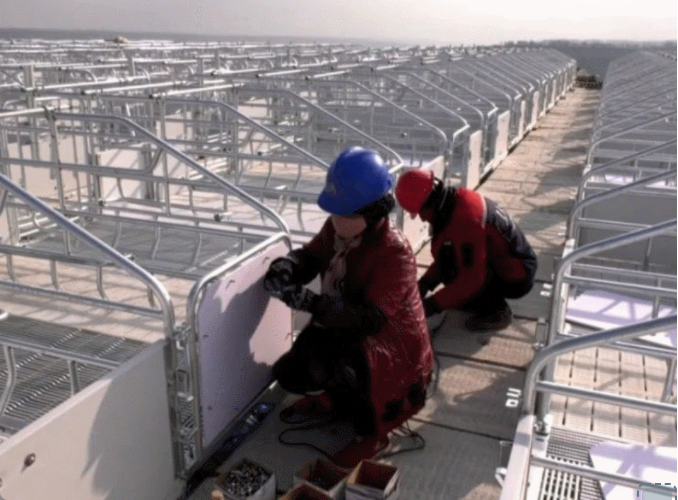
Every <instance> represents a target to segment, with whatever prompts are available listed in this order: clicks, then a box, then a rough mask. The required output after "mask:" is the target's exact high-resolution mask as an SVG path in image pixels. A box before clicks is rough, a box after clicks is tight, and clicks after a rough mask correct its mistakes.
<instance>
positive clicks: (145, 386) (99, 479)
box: [0, 341, 181, 500]
mask: <svg viewBox="0 0 678 500" xmlns="http://www.w3.org/2000/svg"><path fill="white" fill-rule="evenodd" d="M164 345H165V342H164V341H159V342H157V343H155V344H153V345H151V346H150V347H148V348H147V349H146V350H144V351H143V352H142V353H140V354H139V355H138V356H136V357H135V358H133V359H132V360H130V361H129V362H128V363H125V364H124V365H123V366H121V367H119V368H118V369H116V370H114V371H112V372H111V373H110V374H108V375H107V376H106V377H105V378H103V379H102V380H100V381H97V382H95V383H94V384H92V385H90V386H89V387H87V388H86V389H84V390H83V391H81V392H80V393H78V394H76V395H75V396H73V397H72V398H70V399H69V400H67V401H66V402H64V403H63V404H61V405H60V406H58V407H57V408H55V409H54V410H52V411H51V412H49V413H48V414H46V415H45V416H43V417H42V418H40V419H38V420H36V421H35V422H34V423H33V424H31V425H30V426H28V427H26V428H24V429H22V430H21V431H19V432H18V433H16V434H15V435H14V436H12V437H11V438H10V439H9V440H7V441H5V442H3V443H2V444H1V445H0V478H2V486H1V487H0V498H3V499H5V500H41V499H47V498H49V499H50V500H81V499H82V500H98V499H102V500H103V499H106V500H148V499H151V498H153V499H156V498H157V499H162V500H174V499H176V498H177V495H178V493H179V492H180V491H181V490H180V487H181V484H180V483H179V482H178V481H176V480H175V479H174V463H173V457H172V445H171V439H170V427H169V415H168V406H167V382H166V379H165V362H164ZM31 455H33V456H34V457H35V461H34V463H33V464H32V465H30V466H26V463H27V462H26V460H27V457H30V456H31Z"/></svg>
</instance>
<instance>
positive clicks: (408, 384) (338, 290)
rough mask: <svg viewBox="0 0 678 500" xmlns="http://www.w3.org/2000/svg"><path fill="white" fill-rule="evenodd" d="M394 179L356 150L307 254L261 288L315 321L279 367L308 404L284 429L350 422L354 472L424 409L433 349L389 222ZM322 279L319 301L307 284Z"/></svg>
mask: <svg viewBox="0 0 678 500" xmlns="http://www.w3.org/2000/svg"><path fill="white" fill-rule="evenodd" d="M392 185H393V179H392V177H391V174H390V173H389V171H388V168H387V165H386V164H385V162H384V161H383V160H382V158H381V157H380V156H379V155H378V154H377V153H376V152H375V151H371V150H366V149H362V148H350V149H347V150H346V151H344V152H343V153H342V154H341V155H339V157H338V158H337V159H336V160H335V161H334V163H333V164H332V165H331V166H330V168H329V170H328V173H327V179H326V184H325V188H324V190H323V192H322V193H321V194H320V197H319V198H318V205H319V206H320V208H322V209H323V210H325V211H326V212H329V213H330V217H329V218H328V219H327V220H326V221H325V224H324V225H323V227H322V229H321V230H320V232H319V233H318V234H317V235H316V236H315V237H314V238H313V239H312V240H311V241H310V242H309V243H308V244H306V245H304V246H303V247H302V248H300V249H298V250H294V251H292V252H290V253H289V254H288V255H287V256H286V257H282V258H279V259H276V260H274V261H273V262H272V263H271V265H270V268H269V271H268V272H267V274H266V276H265V278H264V286H265V287H266V289H267V290H269V291H270V292H271V293H272V294H274V295H275V296H276V297H279V298H280V299H281V300H283V301H284V302H285V303H286V304H287V305H289V306H290V307H291V308H293V309H297V310H303V311H307V312H310V313H311V315H312V318H311V321H310V323H309V325H308V326H306V327H305V328H304V329H303V330H302V332H301V333H300V334H299V337H298V338H297V339H296V341H295V342H294V344H293V346H292V348H291V350H290V351H289V352H288V353H286V354H285V355H283V356H282V357H281V358H280V359H279V360H278V361H277V362H276V363H275V365H274V367H273V375H274V377H275V378H276V379H277V380H278V382H279V384H280V385H281V386H282V387H283V388H284V389H286V390H288V391H290V392H293V393H296V394H305V395H306V397H304V398H302V399H301V400H300V401H298V402H297V403H295V404H294V405H292V406H291V407H289V408H286V409H285V410H283V412H282V413H281V415H280V416H281V419H282V420H283V421H284V422H286V423H294V424H297V423H303V422H309V421H314V420H315V421H317V420H318V419H319V418H320V419H322V418H323V417H324V418H325V419H327V420H336V419H344V420H348V421H350V422H352V423H353V425H354V427H355V430H356V434H357V437H356V439H355V440H354V441H353V442H352V443H350V444H349V445H348V447H346V448H345V449H343V450H342V451H340V452H339V453H338V454H337V455H335V456H334V458H333V460H334V461H335V462H336V463H337V464H338V465H340V466H343V467H353V466H355V465H357V464H358V462H360V460H362V459H366V458H370V457H372V456H374V455H375V454H376V453H378V452H379V451H380V450H382V449H384V448H385V447H386V445H387V444H388V442H389V440H388V433H389V432H390V431H391V430H393V429H395V428H396V427H398V426H400V424H402V423H403V422H404V421H405V420H407V419H408V418H409V417H411V416H412V415H414V414H415V413H417V412H418V411H419V410H420V409H421V408H422V407H423V405H424V401H425V396H426V388H427V385H428V384H429V382H430V380H431V372H432V368H433V350H432V348H431V343H430V338H429V334H428V329H427V326H426V317H425V315H424V307H423V304H422V300H421V297H420V294H419V289H418V284H417V271H416V262H415V259H414V254H413V252H412V248H411V247H410V245H409V243H408V242H407V240H406V239H405V238H404V236H403V235H402V234H401V233H400V231H399V230H398V229H397V228H395V227H394V226H393V225H392V224H391V222H390V220H389V218H388V214H389V213H390V212H391V211H392V210H393V208H394V207H395V199H394V197H393V195H392V194H390V191H391V187H392ZM318 274H320V276H321V279H322V285H321V293H320V294H316V293H313V292H312V291H310V290H309V289H307V288H304V287H303V285H305V284H307V283H309V282H310V281H312V280H313V279H314V278H315V276H317V275H318Z"/></svg>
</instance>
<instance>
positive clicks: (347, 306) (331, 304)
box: [313, 294, 387, 337]
mask: <svg viewBox="0 0 678 500" xmlns="http://www.w3.org/2000/svg"><path fill="white" fill-rule="evenodd" d="M313 317H314V319H315V320H316V321H318V322H320V323H321V324H322V325H323V326H325V327H328V328H337V329H340V330H342V331H352V332H354V333H355V334H356V335H357V336H358V337H365V336H368V335H376V334H377V333H379V331H380V330H381V328H382V327H383V326H384V324H386V321H387V319H386V316H385V315H384V313H383V312H381V311H380V310H379V308H377V307H374V306H370V305H367V304H353V303H350V302H347V301H346V300H344V299H342V298H341V297H330V296H329V295H327V294H322V295H319V296H317V299H316V300H315V304H314V306H313Z"/></svg>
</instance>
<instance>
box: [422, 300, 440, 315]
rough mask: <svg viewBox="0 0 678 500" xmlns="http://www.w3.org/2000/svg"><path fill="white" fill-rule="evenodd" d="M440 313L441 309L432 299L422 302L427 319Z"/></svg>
mask: <svg viewBox="0 0 678 500" xmlns="http://www.w3.org/2000/svg"><path fill="white" fill-rule="evenodd" d="M440 311H441V309H440V307H438V304H437V302H436V301H435V299H434V298H433V297H429V298H428V299H426V300H424V314H426V317H427V318H428V317H429V316H431V315H433V314H436V313H439V312H440Z"/></svg>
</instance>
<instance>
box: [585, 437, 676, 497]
mask: <svg viewBox="0 0 678 500" xmlns="http://www.w3.org/2000/svg"><path fill="white" fill-rule="evenodd" d="M590 453H591V461H592V462H593V466H594V467H595V468H596V469H598V470H601V471H603V472H607V473H610V474H623V475H625V476H630V477H635V478H638V488H628V487H625V486H619V485H616V484H612V483H605V482H602V481H601V482H600V489H601V491H602V493H603V496H604V497H605V500H626V499H628V498H646V499H649V498H654V499H657V500H659V499H660V498H664V499H669V498H675V495H660V494H659V493H658V492H656V490H655V491H654V492H653V490H652V489H651V488H648V486H651V485H653V484H655V483H658V482H660V481H661V483H665V484H669V485H671V486H673V484H672V483H674V481H675V478H676V448H674V447H667V446H649V445H641V444H621V443H615V442H613V441H606V442H604V443H601V444H599V445H597V446H595V447H593V448H591V452H590Z"/></svg>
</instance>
